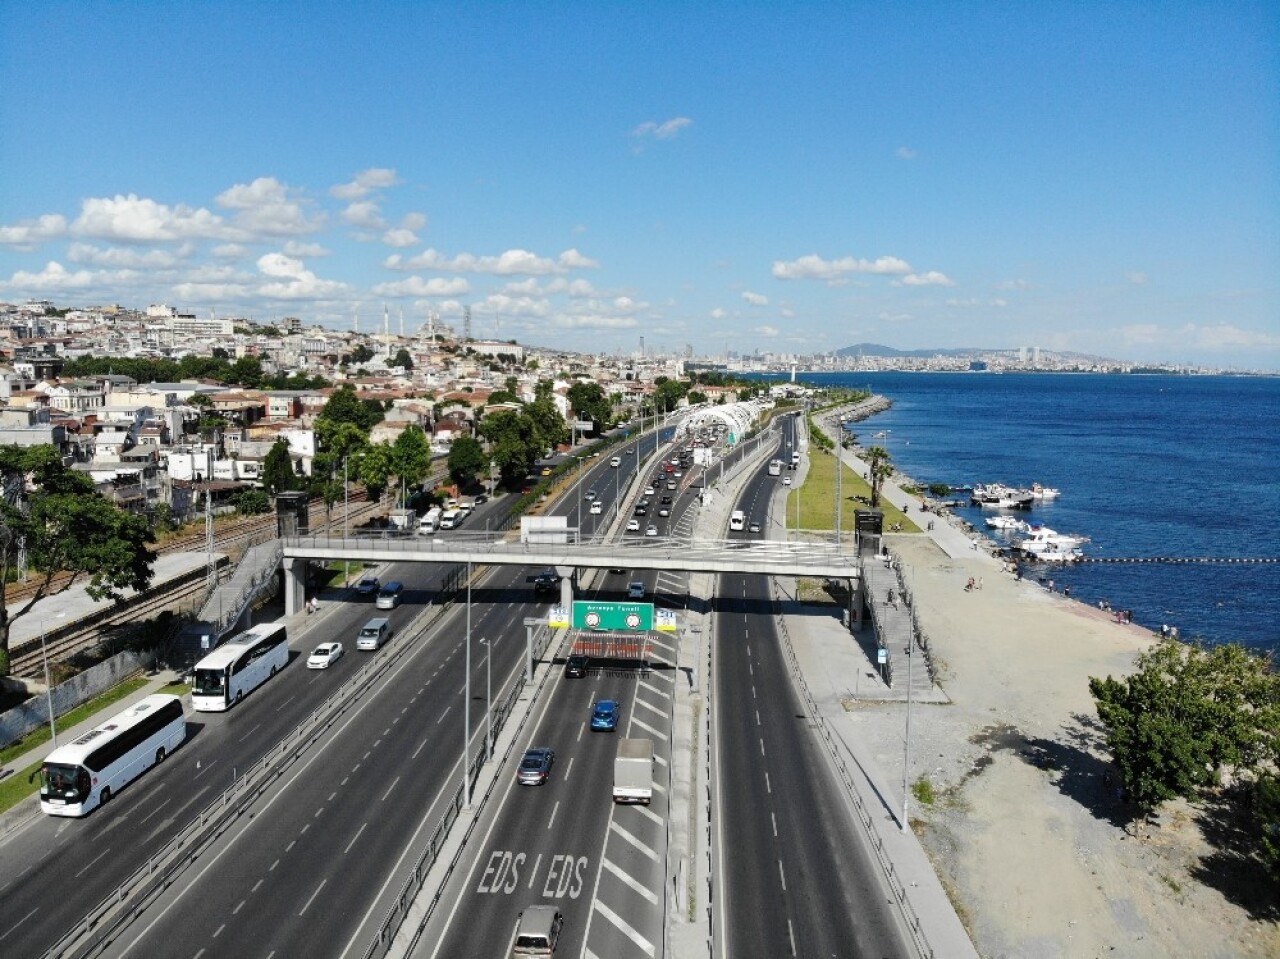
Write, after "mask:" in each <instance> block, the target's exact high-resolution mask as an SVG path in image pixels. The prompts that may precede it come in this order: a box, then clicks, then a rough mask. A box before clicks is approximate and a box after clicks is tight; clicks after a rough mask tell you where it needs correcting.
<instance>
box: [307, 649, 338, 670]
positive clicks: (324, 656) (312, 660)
mask: <svg viewBox="0 0 1280 959" xmlns="http://www.w3.org/2000/svg"><path fill="white" fill-rule="evenodd" d="M341 658H342V644H341V643H321V644H320V645H319V646H317V647H316V648H315V649H314V650H312V652H311V655H310V656H308V657H307V669H328V668H329V667H330V666H332V665H333V664H334V663H336V662H337V661H338V660H340V659H341Z"/></svg>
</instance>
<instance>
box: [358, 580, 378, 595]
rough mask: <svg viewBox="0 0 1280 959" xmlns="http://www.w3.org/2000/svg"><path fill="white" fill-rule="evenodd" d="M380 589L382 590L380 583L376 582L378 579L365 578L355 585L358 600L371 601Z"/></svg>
mask: <svg viewBox="0 0 1280 959" xmlns="http://www.w3.org/2000/svg"><path fill="white" fill-rule="evenodd" d="M380 589H382V583H380V582H378V577H376V576H366V577H364V578H363V579H361V580H360V582H358V583H356V596H357V597H359V598H360V599H373V598H375V597H376V596H377V595H378V591H379V590H380Z"/></svg>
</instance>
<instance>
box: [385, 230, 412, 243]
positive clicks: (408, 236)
mask: <svg viewBox="0 0 1280 959" xmlns="http://www.w3.org/2000/svg"><path fill="white" fill-rule="evenodd" d="M382 242H383V243H385V244H386V245H387V246H414V245H416V244H417V243H418V235H417V234H416V233H414V232H413V231H412V230H405V229H401V228H397V229H393V230H387V232H386V233H384V234H382Z"/></svg>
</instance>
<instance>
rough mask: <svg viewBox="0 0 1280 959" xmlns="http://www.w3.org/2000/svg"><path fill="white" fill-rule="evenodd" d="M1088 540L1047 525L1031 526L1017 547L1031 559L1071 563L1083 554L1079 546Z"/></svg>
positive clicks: (1085, 537)
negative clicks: (1060, 531)
mask: <svg viewBox="0 0 1280 959" xmlns="http://www.w3.org/2000/svg"><path fill="white" fill-rule="evenodd" d="M1087 542H1089V538H1088V537H1087V536H1074V535H1068V534H1066V533H1059V532H1058V531H1057V530H1053V529H1050V528H1049V527H1047V526H1032V527H1031V528H1030V529H1029V530H1028V532H1027V535H1026V536H1025V537H1023V538H1022V539H1020V540H1018V543H1017V547H1018V549H1020V550H1021V551H1022V552H1023V554H1024V555H1026V556H1028V557H1030V558H1031V559H1039V560H1045V561H1047V562H1055V563H1073V562H1075V561H1076V560H1078V559H1080V558H1081V557H1083V556H1084V554H1083V553H1082V552H1081V551H1080V547H1081V546H1082V545H1083V544H1085V543H1087Z"/></svg>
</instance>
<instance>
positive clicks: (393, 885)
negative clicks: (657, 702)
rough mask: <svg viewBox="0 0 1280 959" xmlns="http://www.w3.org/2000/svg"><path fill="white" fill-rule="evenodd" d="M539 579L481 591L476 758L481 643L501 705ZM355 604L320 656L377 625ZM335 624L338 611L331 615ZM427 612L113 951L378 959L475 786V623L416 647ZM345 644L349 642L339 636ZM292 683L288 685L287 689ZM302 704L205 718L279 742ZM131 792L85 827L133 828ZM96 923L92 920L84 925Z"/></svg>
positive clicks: (277, 698)
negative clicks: (432, 845)
mask: <svg viewBox="0 0 1280 959" xmlns="http://www.w3.org/2000/svg"><path fill="white" fill-rule="evenodd" d="M589 469H591V471H592V473H593V474H596V475H595V476H594V477H593V479H592V480H591V482H593V483H595V484H596V486H597V489H598V490H600V491H603V492H604V493H605V495H609V493H610V491H611V490H613V487H614V486H616V484H617V482H618V480H619V479H620V478H621V474H619V472H618V471H616V470H612V469H610V468H608V467H607V466H602V465H599V464H596V465H594V466H593V467H589ZM613 492H615V493H616V490H614V491H613ZM483 516H484V513H483V512H481V513H479V514H478V515H477V516H476V517H474V518H473V519H472V521H471V522H472V523H473V524H475V523H478V522H482V521H483ZM571 522H572V521H571ZM437 535H446V536H447V535H448V534H447V532H445V533H442V534H437ZM527 572H531V571H514V570H500V571H497V572H495V574H494V575H493V576H491V577H489V578H488V579H487V580H486V582H485V584H484V585H483V586H482V587H480V588H476V589H473V591H472V592H473V600H474V608H473V610H472V624H471V633H472V636H473V639H474V640H476V641H477V642H475V643H473V647H472V656H471V693H472V710H471V733H472V735H471V742H470V749H471V754H472V755H476V754H477V753H478V751H479V750H480V749H482V743H483V735H484V728H485V727H484V722H483V712H484V706H485V703H484V697H485V691H486V679H487V672H488V665H489V664H487V663H486V661H485V658H484V650H485V647H484V646H482V645H480V644H479V643H478V640H479V639H480V638H481V637H484V638H489V639H493V640H494V641H495V642H494V661H493V663H492V677H493V688H494V696H495V699H497V698H499V697H500V695H501V690H502V689H504V688H505V685H506V682H507V680H508V678H509V677H511V676H513V675H515V674H516V673H517V672H518V671H519V670H521V669H522V668H523V651H524V636H525V630H524V626H523V619H524V617H525V616H527V615H530V614H533V613H534V612H535V611H536V610H538V609H543V608H545V607H544V605H543V604H537V605H531V604H532V602H533V596H532V590H531V589H530V588H529V587H528V585H527V583H526V582H525V576H526V574H527ZM426 575H429V574H428V573H427V570H426V569H424V568H422V567H417V568H415V567H414V565H413V564H404V565H402V566H401V567H399V568H396V569H392V570H389V571H388V572H387V573H385V574H384V575H383V579H384V581H385V580H386V579H390V578H397V579H400V580H401V581H403V582H405V583H406V585H407V587H408V591H409V592H410V596H411V597H412V595H413V592H414V587H415V584H416V579H421V578H422V577H424V576H426ZM333 605H335V604H329V606H333ZM351 605H353V606H355V607H357V608H356V609H355V610H353V611H347V610H343V611H342V617H343V621H342V625H340V626H339V625H338V624H337V622H336V621H335V623H334V624H333V625H332V626H330V625H329V624H326V628H325V630H324V631H323V632H324V633H325V635H322V636H315V637H312V636H308V637H307V642H306V644H305V645H306V646H307V648H309V647H310V645H311V644H312V643H313V642H314V641H316V640H318V639H328V638H340V637H341V636H342V635H346V636H348V637H354V633H355V630H356V629H357V628H358V626H359V625H361V624H362V623H363V622H364V620H365V619H367V618H368V617H369V616H370V615H371V614H372V613H371V609H370V606H371V604H367V603H365V604H358V603H356V604H351ZM333 613H334V611H333V610H331V609H330V610H326V613H325V614H322V617H323V616H324V615H331V614H333ZM412 613H413V609H412V607H410V606H409V605H407V604H406V605H403V606H402V607H401V608H400V609H399V610H396V611H395V612H394V613H393V614H392V617H393V620H394V621H395V623H396V626H397V629H398V631H400V636H399V637H398V638H397V639H396V640H393V642H392V644H391V645H389V646H388V647H386V648H385V650H384V653H381V654H375V655H384V654H385V655H390V653H391V652H392V651H393V650H394V648H395V644H396V643H397V642H400V643H407V642H412V643H413V644H414V647H413V649H412V650H411V651H410V652H409V653H408V654H407V655H405V656H404V657H403V658H402V659H401V660H400V661H399V662H398V663H397V664H396V666H395V667H394V669H393V670H391V671H390V672H389V673H388V675H386V676H385V677H384V678H383V681H382V685H381V687H380V688H379V689H378V690H377V691H376V692H374V693H373V694H372V695H366V696H365V697H363V699H362V700H361V702H360V704H359V705H358V706H357V707H356V708H354V709H352V710H351V711H350V714H349V715H344V717H343V721H342V722H341V723H340V724H339V725H338V726H337V727H336V728H335V729H334V730H333V731H332V734H331V735H330V736H329V737H328V739H327V740H326V741H325V742H324V743H323V745H322V746H320V747H318V748H316V749H313V751H312V753H311V754H309V755H308V757H307V759H306V760H305V761H304V762H302V763H299V764H298V766H297V767H296V768H295V769H291V770H290V772H289V774H288V775H287V776H286V777H285V779H284V784H283V785H282V787H281V788H280V789H279V790H278V791H277V792H276V793H275V794H274V795H273V796H272V797H271V799H270V800H269V801H267V802H265V803H264V805H263V807H262V808H260V809H256V810H255V812H254V815H253V817H252V818H251V819H249V818H248V817H246V821H245V822H243V823H242V824H241V825H240V828H237V829H236V830H233V831H232V832H229V833H227V834H226V835H225V836H224V837H223V839H222V841H221V842H220V843H219V845H218V847H217V848H216V849H214V850H210V851H209V852H208V853H207V854H206V855H205V856H203V857H202V859H201V862H200V863H199V866H198V868H195V869H192V870H188V872H187V873H186V874H184V876H183V877H182V879H181V881H180V882H178V883H176V884H175V885H174V886H173V887H172V888H171V889H170V890H169V891H168V893H167V896H166V897H165V899H164V900H163V901H162V903H161V904H159V905H157V906H156V907H153V908H152V909H150V910H148V912H147V913H146V914H145V915H144V917H143V918H142V920H140V921H139V922H137V923H135V924H134V925H133V926H132V927H131V928H130V929H129V930H128V932H127V934H126V935H124V936H122V937H121V938H120V939H119V941H118V942H117V943H115V944H114V947H113V949H112V952H111V954H113V955H114V954H119V955H145V956H162V955H174V956H194V955H197V954H199V953H200V951H201V950H202V949H203V950H205V954H207V955H241V954H244V955H248V954H255V955H266V954H269V953H272V952H274V953H275V954H276V955H295V954H298V950H300V949H302V950H304V951H305V954H310V955H345V954H356V955H358V954H360V953H361V952H362V951H363V949H364V946H365V945H366V943H367V941H368V939H369V937H370V936H371V935H372V934H373V931H374V929H375V928H376V925H377V923H378V921H379V920H380V919H381V917H382V915H383V914H384V913H385V906H386V903H387V902H388V897H389V896H391V895H394V893H395V892H396V891H398V888H399V886H400V884H401V882H402V880H403V876H404V875H405V873H406V870H407V869H408V868H409V867H410V866H411V864H412V862H413V861H414V860H415V859H416V858H417V855H418V853H419V852H420V850H421V848H422V847H423V845H424V844H425V843H426V842H427V841H428V839H429V836H430V832H431V831H432V830H433V829H434V826H435V824H436V822H438V820H439V818H440V816H441V815H442V813H443V809H444V806H445V804H446V803H447V802H448V801H449V798H450V795H451V794H452V793H453V791H454V790H455V789H456V787H457V785H458V784H459V783H460V782H461V764H460V759H461V753H462V739H463V720H462V715H463V697H462V693H463V689H464V679H465V675H466V673H465V663H466V650H465V636H466V628H465V622H464V620H465V617H464V610H463V609H462V608H456V609H455V610H454V611H453V612H452V614H451V615H450V616H449V617H448V618H447V619H446V620H445V621H444V623H442V624H441V627H440V628H438V629H434V630H432V632H431V634H429V635H424V636H421V637H417V638H414V639H409V638H407V637H409V636H411V635H412V630H410V629H406V628H404V627H403V625H402V623H403V622H404V621H405V620H407V619H408V618H409V617H411V616H412ZM333 632H337V633H338V634H339V635H338V636H332V635H330V634H331V633H333ZM353 646H354V643H353V642H349V643H348V649H349V652H348V653H347V656H346V657H345V659H344V661H342V662H340V663H339V664H337V665H336V666H335V667H333V668H331V669H330V670H328V671H325V672H321V673H315V672H310V671H306V670H304V669H302V668H301V665H300V664H295V666H293V667H291V668H290V669H288V670H286V671H285V673H284V674H283V675H285V676H291V677H301V680H302V681H303V682H305V683H306V684H309V685H319V684H328V689H329V690H330V691H331V690H332V689H333V688H335V687H336V685H337V684H338V683H340V682H341V679H342V677H343V674H344V672H347V671H350V670H351V669H352V668H353V666H352V664H353V663H354V662H357V661H358V659H359V658H360V657H367V656H369V655H370V654H362V653H357V652H355V651H354V649H353V648H352V647H353ZM282 678H283V677H281V678H277V679H276V680H274V681H273V683H276V684H279V683H281V681H282ZM288 692H289V690H286V689H284V688H282V687H278V686H277V687H275V688H273V687H272V685H270V684H269V685H267V686H264V687H262V689H261V690H260V691H259V692H258V694H256V695H254V696H250V697H249V698H247V699H246V701H245V702H244V703H243V704H241V706H239V707H237V708H236V709H234V710H232V711H230V712H228V713H226V714H223V715H221V716H216V717H214V718H213V719H209V720H206V719H205V718H204V716H203V714H202V716H201V721H203V722H205V723H206V725H208V726H210V727H218V726H223V725H225V726H227V727H235V729H233V730H230V731H229V733H228V736H227V737H226V738H236V734H237V733H238V734H239V738H245V737H246V736H252V737H254V738H257V737H258V736H260V735H263V734H265V729H264V728H263V727H264V726H265V724H266V722H267V714H270V713H274V712H275V711H277V710H279V709H281V707H282V705H284V704H287V703H291V702H292V701H293V700H292V698H289V697H288ZM282 697H283V702H282ZM319 698H320V697H318V696H313V697H309V700H308V705H307V707H306V709H304V710H302V711H301V712H300V713H299V715H298V716H296V717H295V718H294V721H293V722H285V721H281V722H279V726H280V729H279V730H274V729H273V730H272V732H273V735H271V736H270V737H269V738H267V739H263V740H262V741H264V742H275V741H276V740H278V739H279V738H280V735H281V734H282V733H283V731H284V730H285V729H289V728H292V727H293V726H294V725H296V722H297V719H298V718H300V716H301V713H302V712H306V711H309V710H310V709H311V708H314V706H315V704H316V703H318V702H319ZM246 726H248V727H249V728H248V729H245V727H246ZM241 730H244V731H243V732H241ZM200 738H203V737H200ZM179 757H181V760H179ZM189 760H190V754H189V753H188V752H187V750H186V748H184V750H183V751H181V752H179V753H178V754H177V756H176V757H175V760H174V762H173V765H174V766H175V767H178V766H179V763H180V762H182V763H184V764H185V765H186V767H187V769H186V776H185V777H179V779H178V781H176V782H174V783H173V784H172V785H173V790H174V791H175V792H177V791H183V790H186V789H188V788H189V783H188V782H187V781H186V780H189V779H190V778H191V777H192V775H193V772H192V769H191V768H190V767H191V763H190V761H189ZM211 764H212V765H213V767H214V768H216V767H217V766H218V765H222V766H223V767H224V768H225V767H226V765H228V764H229V760H228V758H227V757H226V755H225V754H223V753H219V752H216V751H215V752H214V753H213V754H211V755H210V757H209V759H208V760H206V761H202V763H201V770H200V771H204V770H207V769H208V768H209V767H210V765H211ZM197 772H199V771H197ZM153 782H154V783H155V785H159V782H158V781H155V780H154V779H153V778H152V777H147V778H144V779H143V780H140V781H139V786H143V784H145V787H144V788H146V787H150V786H151V785H152V784H153ZM165 785H166V786H167V785H169V784H168V783H166V784H165ZM141 792H142V790H141V789H140V790H139V793H141ZM127 795H128V794H127V793H126V794H122V796H121V797H120V799H119V800H118V803H117V804H116V805H114V806H113V807H108V809H107V810H106V811H105V814H104V815H103V816H102V818H101V820H99V817H98V816H97V815H95V816H91V817H89V818H88V819H87V820H85V822H86V823H96V822H98V821H101V822H102V823H103V824H104V825H105V826H107V828H112V827H114V828H116V829H118V828H119V826H118V825H116V824H117V823H118V822H119V821H121V819H122V817H120V816H119V815H114V813H116V812H117V811H118V810H123V809H124V808H125V799H126V796H127ZM208 798H210V797H206V798H205V799H204V800H203V802H201V803H200V804H199V805H195V806H193V807H192V809H191V812H194V811H195V810H197V809H199V808H200V806H201V805H203V804H204V803H206V802H207V801H208ZM152 808H153V803H152V801H151V800H150V797H148V796H146V795H141V796H140V798H139V800H138V801H137V802H135V803H133V809H134V810H135V811H136V814H137V815H138V816H145V815H147V814H148V813H150V812H151V810H152ZM175 821H178V822H182V821H185V817H179V818H177V819H175ZM104 855H106V853H105V852H104ZM104 871H105V870H104ZM83 911H84V909H83V908H80V909H79V910H78V911H73V914H72V915H73V917H74V916H75V915H79V914H82V913H83Z"/></svg>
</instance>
